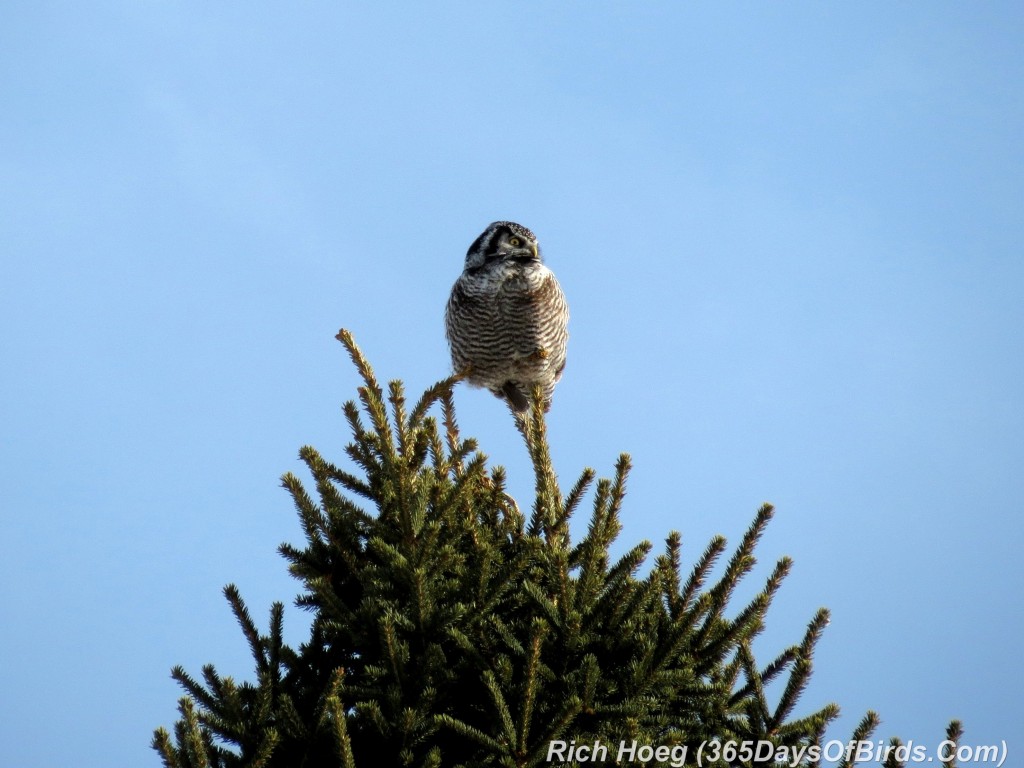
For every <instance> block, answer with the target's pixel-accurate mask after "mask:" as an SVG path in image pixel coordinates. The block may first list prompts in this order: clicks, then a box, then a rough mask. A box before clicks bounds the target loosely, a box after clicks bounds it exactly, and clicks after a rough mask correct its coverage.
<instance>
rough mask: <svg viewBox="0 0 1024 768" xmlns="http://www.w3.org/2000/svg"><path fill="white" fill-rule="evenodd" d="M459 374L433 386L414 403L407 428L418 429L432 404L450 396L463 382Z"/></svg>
mask: <svg viewBox="0 0 1024 768" xmlns="http://www.w3.org/2000/svg"><path fill="white" fill-rule="evenodd" d="M463 378H464V377H463V376H462V375H461V374H455V375H453V376H449V377H448V378H446V379H441V381H439V382H437V383H436V384H434V385H433V386H432V387H430V389H428V390H427V391H426V392H424V393H423V395H422V396H421V397H420V399H419V400H418V401H417V402H416V405H415V406H414V407H413V409H412V413H410V414H409V426H410V427H418V426H419V425H420V423H421V422H422V421H423V418H424V416H425V415H426V413H427V411H428V410H429V409H430V406H432V405H433V404H434V403H436V402H437V401H438V400H443V398H444V396H445V395H446V394H447V395H449V396H450V395H451V393H452V389H453V388H454V387H455V385H456V384H458V383H459V382H460V381H462V380H463Z"/></svg>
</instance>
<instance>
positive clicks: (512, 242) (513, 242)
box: [508, 237, 521, 248]
mask: <svg viewBox="0 0 1024 768" xmlns="http://www.w3.org/2000/svg"><path fill="white" fill-rule="evenodd" d="M520 242H521V241H520V240H519V238H518V237H510V238H509V239H508V244H509V245H511V246H512V247H513V248H518V247H519V243H520Z"/></svg>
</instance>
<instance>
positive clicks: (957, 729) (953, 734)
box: [942, 720, 964, 768]
mask: <svg viewBox="0 0 1024 768" xmlns="http://www.w3.org/2000/svg"><path fill="white" fill-rule="evenodd" d="M963 735H964V728H963V725H962V724H961V722H960V721H959V720H950V721H949V725H948V726H946V740H947V741H951V742H953V745H954V746H953V749H952V750H950V757H949V760H946V761H944V762H943V763H942V768H956V746H957V745H959V744H960V739H962V738H963Z"/></svg>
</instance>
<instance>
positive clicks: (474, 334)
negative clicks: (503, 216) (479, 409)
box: [445, 221, 569, 416]
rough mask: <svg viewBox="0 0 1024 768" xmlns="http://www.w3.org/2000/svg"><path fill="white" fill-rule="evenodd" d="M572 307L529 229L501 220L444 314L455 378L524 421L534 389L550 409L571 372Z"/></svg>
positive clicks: (478, 243) (485, 237)
mask: <svg viewBox="0 0 1024 768" xmlns="http://www.w3.org/2000/svg"><path fill="white" fill-rule="evenodd" d="M568 323H569V306H568V305H567V304H566V302H565V295H564V294H563V293H562V289H561V287H559V285H558V281H557V280H555V275H554V273H553V272H552V271H551V270H550V269H548V268H547V267H546V266H544V264H543V262H542V261H541V256H540V248H539V247H538V245H537V238H536V236H535V235H534V234H533V232H531V231H530V230H528V229H527V228H526V227H524V226H522V225H521V224H516V223H514V222H511V221H496V222H494V223H493V224H491V225H490V226H489V227H487V229H485V230H484V231H483V234H481V235H480V237H478V238H477V239H476V240H474V241H473V244H472V245H471V246H469V251H468V252H467V253H466V265H465V268H464V269H463V272H462V275H461V276H460V277H459V279H458V280H456V281H455V285H454V286H453V287H452V294H451V296H450V297H449V299H448V308H447V311H446V312H445V331H446V335H447V337H448V345H449V346H450V347H451V352H452V366H453V367H454V369H455V372H456V373H461V374H463V375H464V376H465V378H466V381H468V382H469V383H470V384H472V385H474V386H477V387H486V388H487V389H489V390H491V392H493V393H494V394H495V395H497V396H498V397H500V398H502V399H503V400H505V401H507V402H508V404H509V406H510V407H511V409H512V410H513V412H515V413H516V415H518V416H523V415H525V413H526V412H527V411H528V410H529V408H530V393H531V390H532V388H533V386H534V385H535V384H540V385H541V387H542V388H543V392H544V407H545V410H547V409H548V408H550V407H551V394H552V393H553V392H554V390H555V383H556V382H557V381H558V380H559V379H560V378H561V377H562V371H563V369H564V368H565V345H566V341H567V339H568V338H569V333H568V330H567V326H568Z"/></svg>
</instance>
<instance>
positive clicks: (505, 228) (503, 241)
mask: <svg viewBox="0 0 1024 768" xmlns="http://www.w3.org/2000/svg"><path fill="white" fill-rule="evenodd" d="M502 261H515V262H518V263H520V264H527V263H529V262H532V261H536V262H539V261H540V248H539V246H538V245H537V238H536V236H535V235H534V234H533V232H531V231H530V230H528V229H527V228H526V227H524V226H522V225H521V224H516V223H515V222H511V221H496V222H494V223H493V224H491V225H490V226H489V227H488V228H487V229H486V230H484V232H483V234H482V235H480V237H478V238H477V239H476V241H475V242H474V243H473V244H472V245H471V246H470V247H469V252H468V253H467V254H466V268H467V269H480V268H482V267H485V266H489V265H496V264H498V263H499V262H502Z"/></svg>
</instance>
